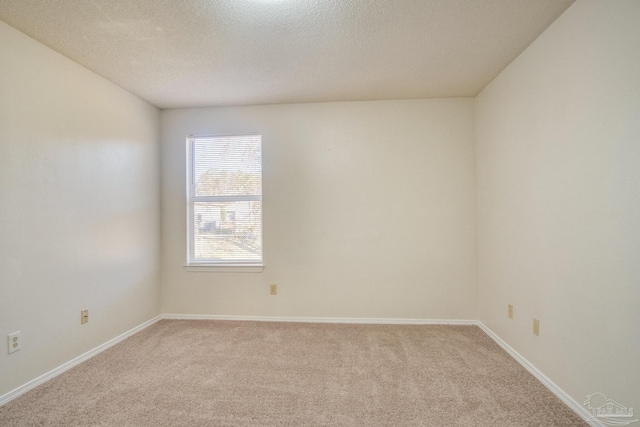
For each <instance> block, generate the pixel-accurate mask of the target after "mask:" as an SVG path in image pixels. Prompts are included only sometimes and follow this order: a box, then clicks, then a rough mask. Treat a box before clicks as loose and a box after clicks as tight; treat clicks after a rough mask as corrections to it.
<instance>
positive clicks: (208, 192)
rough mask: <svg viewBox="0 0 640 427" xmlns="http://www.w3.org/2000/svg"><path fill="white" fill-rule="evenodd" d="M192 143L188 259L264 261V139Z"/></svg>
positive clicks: (250, 137) (214, 138) (204, 139)
mask: <svg viewBox="0 0 640 427" xmlns="http://www.w3.org/2000/svg"><path fill="white" fill-rule="evenodd" d="M187 143H188V158H189V163H188V168H187V169H188V179H187V181H188V184H187V186H188V188H187V194H188V215H189V216H188V226H189V254H188V261H189V263H211V264H225V265H226V264H262V137H261V136H260V135H242V136H211V137H210V136H198V137H192V138H189V139H188V140H187Z"/></svg>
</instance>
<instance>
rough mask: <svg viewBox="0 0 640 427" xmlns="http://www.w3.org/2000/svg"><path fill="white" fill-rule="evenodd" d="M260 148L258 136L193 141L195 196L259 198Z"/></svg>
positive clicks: (260, 179)
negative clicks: (252, 196)
mask: <svg viewBox="0 0 640 427" xmlns="http://www.w3.org/2000/svg"><path fill="white" fill-rule="evenodd" d="M261 145H262V144H261V137H260V135H249V136H240V137H238V136H233V137H213V138H211V137H209V138H195V139H194V140H193V161H194V165H193V166H194V170H193V174H194V175H193V183H194V185H195V195H196V196H238V195H259V194H262V150H261Z"/></svg>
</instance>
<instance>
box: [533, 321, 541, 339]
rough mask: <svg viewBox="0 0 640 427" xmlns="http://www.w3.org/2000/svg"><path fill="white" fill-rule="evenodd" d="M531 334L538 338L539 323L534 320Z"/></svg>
mask: <svg viewBox="0 0 640 427" xmlns="http://www.w3.org/2000/svg"><path fill="white" fill-rule="evenodd" d="M533 333H534V334H535V335H537V336H540V321H539V320H538V319H535V318H534V319H533Z"/></svg>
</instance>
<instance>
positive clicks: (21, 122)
mask: <svg viewBox="0 0 640 427" xmlns="http://www.w3.org/2000/svg"><path fill="white" fill-rule="evenodd" d="M158 129H159V112H158V110H157V109H156V108H155V107H152V106H150V105H149V104H147V103H145V102H143V101H141V100H140V99H138V98H136V97H135V96H133V95H131V94H129V93H128V92H126V91H124V90H122V89H121V88H119V87H117V86H115V85H113V84H112V83H109V82H107V81H106V80H104V79H103V78H101V77H99V76H97V75H96V74H94V73H92V72H90V71H88V70H86V69H85V68H82V67H81V66H79V65H77V64H76V63H74V62H72V61H70V60H68V59H67V58H65V57H63V56H61V55H59V54H57V53H55V52H53V51H52V50H50V49H48V48H47V47H45V46H43V45H41V44H39V43H37V42H35V41H34V40H32V39H30V38H28V37H27V36H25V35H24V34H22V33H20V32H18V31H16V30H14V29H13V28H11V27H9V26H7V25H6V24H4V23H2V22H0V337H2V341H0V342H1V346H0V379H1V381H0V395H2V394H4V393H6V392H8V391H10V390H12V389H14V388H16V387H18V386H20V385H23V384H25V383H26V382H28V381H29V380H32V379H33V378H35V377H37V376H39V375H41V374H43V373H45V372H47V371H49V370H51V369H53V368H55V367H58V366H59V365H61V364H63V363H65V362H67V361H69V360H71V359H73V358H75V357H77V356H79V355H81V354H83V353H84V352H86V351H88V350H90V349H92V348H94V347H96V346H98V345H100V344H102V343H104V342H106V341H108V340H109V339H112V338H114V337H116V336H118V335H120V334H121V333H123V332H125V331H127V330H129V329H131V328H133V327H135V326H137V325H139V324H141V323H142V322H144V321H146V320H149V319H150V318H152V317H154V316H156V315H158V314H159V313H160V291H159V267H158V263H159V236H158V230H159V206H160V205H159V151H158V143H157V141H158ZM84 308H88V309H89V310H90V321H89V323H88V324H86V325H84V326H81V325H80V310H81V309H84ZM17 330H20V331H21V332H22V340H23V344H22V350H21V351H19V352H16V353H14V354H11V355H9V354H7V350H6V349H7V347H6V346H7V344H6V336H7V334H8V333H10V332H14V331H17Z"/></svg>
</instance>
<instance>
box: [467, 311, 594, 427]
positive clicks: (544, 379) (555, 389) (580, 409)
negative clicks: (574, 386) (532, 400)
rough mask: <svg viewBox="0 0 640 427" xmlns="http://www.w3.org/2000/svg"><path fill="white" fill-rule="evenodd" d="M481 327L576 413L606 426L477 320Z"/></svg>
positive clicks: (586, 419) (588, 420) (589, 422)
mask: <svg viewBox="0 0 640 427" xmlns="http://www.w3.org/2000/svg"><path fill="white" fill-rule="evenodd" d="M475 323H476V324H477V325H478V326H479V327H480V329H482V330H483V331H484V332H485V333H486V334H487V335H489V337H490V338H491V339H492V340H494V341H495V342H496V343H497V344H498V345H499V346H500V347H502V348H503V349H504V350H505V351H506V352H507V353H509V355H510V356H511V357H513V358H514V359H515V360H516V361H517V362H518V363H520V364H521V365H522V366H524V368H525V369H526V370H527V371H529V372H530V373H531V374H532V375H533V376H534V377H536V378H537V379H538V381H540V382H541V383H542V384H543V385H544V386H545V387H547V388H548V389H549V390H550V391H551V392H552V393H553V394H555V395H556V396H557V397H558V398H559V399H560V400H562V401H563V402H564V403H565V404H566V405H567V406H568V407H569V408H571V409H572V410H573V411H574V412H575V413H576V414H578V415H579V416H580V418H582V419H583V420H585V421H586V422H587V423H588V424H589V425H591V426H593V427H605V426H604V424H602V423H600V422H599V421H598V420H597V419H594V418H593V415H592V414H591V413H590V412H589V411H587V409H586V408H585V407H584V406H582V405H580V404H579V403H578V402H576V401H575V400H573V399H572V398H571V396H569V395H568V394H567V393H565V391H564V390H562V389H561V388H560V387H558V386H557V385H556V383H554V382H553V381H551V380H550V379H549V378H548V377H547V376H546V375H545V374H543V373H542V372H540V370H538V368H536V367H535V366H533V365H532V364H531V363H530V362H529V361H528V360H527V359H525V358H524V357H523V356H522V355H521V354H520V353H518V352H517V351H515V350H514V349H513V348H512V347H511V346H510V345H509V344H507V343H506V342H505V341H504V340H503V339H502V338H500V337H499V336H498V335H496V334H495V333H494V332H493V331H492V330H491V329H489V328H488V327H487V326H486V325H485V324H484V323H482V322H480V321H479V320H478V321H476V322H475Z"/></svg>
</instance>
